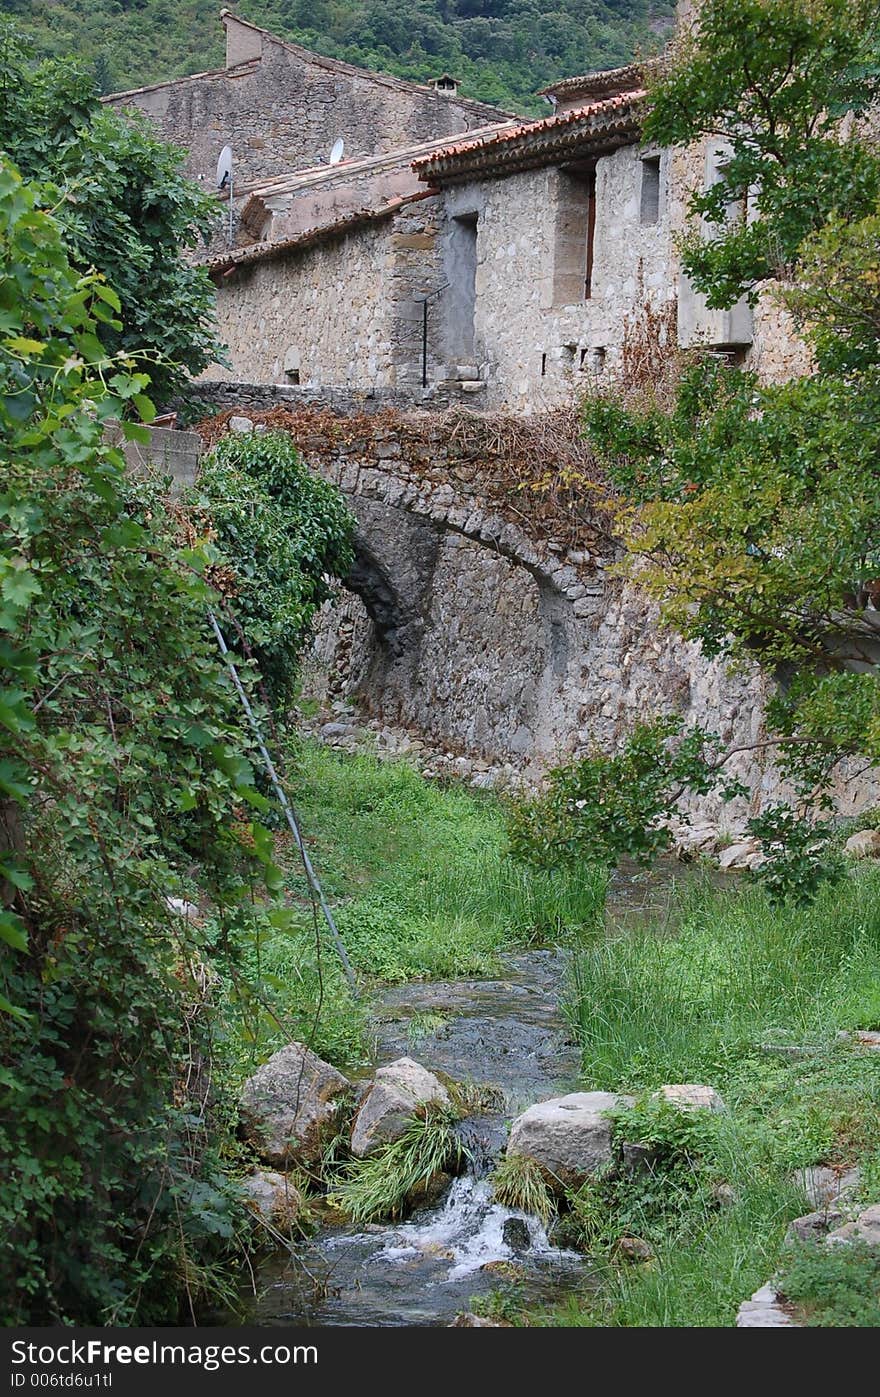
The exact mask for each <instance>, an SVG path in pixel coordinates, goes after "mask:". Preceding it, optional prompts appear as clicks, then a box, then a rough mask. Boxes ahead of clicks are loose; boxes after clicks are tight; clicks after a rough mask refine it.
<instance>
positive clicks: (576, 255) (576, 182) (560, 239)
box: [553, 169, 596, 306]
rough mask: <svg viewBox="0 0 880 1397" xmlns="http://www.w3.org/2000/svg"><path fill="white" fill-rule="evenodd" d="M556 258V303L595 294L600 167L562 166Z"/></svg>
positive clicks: (564, 304)
mask: <svg viewBox="0 0 880 1397" xmlns="http://www.w3.org/2000/svg"><path fill="white" fill-rule="evenodd" d="M558 190H559V193H558V201H557V207H556V243H555V250H554V260H553V304H554V305H556V306H571V305H577V304H578V302H580V301H584V300H586V301H588V300H589V299H590V297H591V296H592V294H593V253H594V243H595V237H596V171H595V169H592V170H586V171H583V172H581V171H577V170H560V171H559V184H558Z"/></svg>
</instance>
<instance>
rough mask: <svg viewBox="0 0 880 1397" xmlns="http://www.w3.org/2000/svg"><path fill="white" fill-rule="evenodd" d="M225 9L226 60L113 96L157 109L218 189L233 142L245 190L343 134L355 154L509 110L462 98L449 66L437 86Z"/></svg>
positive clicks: (118, 102) (454, 129)
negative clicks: (311, 45)
mask: <svg viewBox="0 0 880 1397" xmlns="http://www.w3.org/2000/svg"><path fill="white" fill-rule="evenodd" d="M220 18H221V21H222V23H223V26H224V29H225V31H226V66H225V67H224V68H221V69H219V70H217V71H213V72H205V73H195V74H193V75H192V76H189V77H184V78H175V79H172V80H171V81H170V82H161V83H154V84H152V85H151V86H148V87H140V88H137V89H135V90H133V91H130V92H117V93H114V94H113V95H112V96H110V97H107V98H106V99H105V100H106V102H107V103H108V104H109V105H111V106H114V107H117V108H124V107H136V108H138V109H139V110H140V111H142V112H144V113H145V114H146V115H147V116H149V117H150V119H151V120H152V121H153V122H155V124H156V126H157V127H158V129H159V132H160V133H161V135H162V136H163V137H164V138H165V139H166V140H168V141H172V142H173V143H174V144H176V145H179V146H182V147H183V148H184V149H185V150H186V151H187V169H188V172H189V173H190V175H191V176H192V177H193V179H196V180H201V181H203V182H206V183H207V184H208V185H209V187H211V188H213V186H214V176H215V171H216V167H217V157H218V155H219V154H220V151H221V150H222V148H223V146H224V145H226V144H230V145H231V146H232V148H233V152H234V157H235V180H236V182H237V183H238V184H239V186H240V188H241V190H242V192H244V191H246V189H247V188H248V187H249V186H250V185H251V184H253V183H254V182H256V181H259V180H265V179H268V178H270V177H271V176H273V175H276V174H279V173H281V172H286V171H291V170H301V169H305V168H307V167H310V166H314V165H316V164H317V163H318V162H319V161H321V160H326V159H327V158H328V157H329V154H330V150H331V148H332V147H333V145H334V143H335V142H336V140H337V139H338V138H339V137H342V138H343V139H344V141H345V152H346V154H347V155H348V156H353V157H358V156H365V155H375V154H378V153H379V152H382V151H389V150H394V149H396V148H397V147H401V146H408V145H413V144H416V143H417V142H420V141H429V140H432V139H434V138H436V137H441V136H446V137H451V136H454V135H456V134H458V133H459V132H462V131H470V130H473V129H474V128H476V127H480V126H485V125H486V124H487V123H488V122H493V121H499V120H503V119H504V116H505V113H503V112H500V111H498V110H497V109H496V108H495V107H490V106H487V105H486V104H485V103H482V102H472V101H469V100H468V99H467V98H464V97H460V96H459V95H458V91H457V86H456V84H455V83H454V81H452V84H451V86H450V82H451V80H450V79H449V77H448V75H446V74H442V75H438V78H437V81H436V82H435V83H434V84H433V85H430V86H429V85H426V84H421V83H413V82H406V81H405V80H404V79H402V78H394V77H390V76H388V75H387V74H384V73H370V72H366V71H365V70H363V69H361V68H355V67H353V66H352V65H351V64H350V63H342V62H339V61H338V60H336V59H333V58H324V57H323V56H322V55H320V54H317V53H311V52H310V51H309V50H308V49H304V48H302V47H301V46H300V45H299V44H293V43H290V42H288V41H287V40H285V39H279V38H278V37H277V36H276V35H274V34H270V33H268V31H267V30H265V29H260V28H259V27H258V26H257V25H255V24H250V23H249V22H248V21H247V20H244V19H240V18H239V17H238V16H237V15H234V14H232V13H231V11H229V10H221V12H220Z"/></svg>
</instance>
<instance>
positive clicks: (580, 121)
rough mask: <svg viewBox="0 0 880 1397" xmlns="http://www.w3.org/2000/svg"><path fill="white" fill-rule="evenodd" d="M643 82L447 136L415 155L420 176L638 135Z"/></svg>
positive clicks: (596, 146)
mask: <svg viewBox="0 0 880 1397" xmlns="http://www.w3.org/2000/svg"><path fill="white" fill-rule="evenodd" d="M645 96H646V92H645V90H644V88H636V89H635V90H633V91H629V92H624V93H620V94H618V95H617V96H614V97H607V98H605V99H604V100H603V101H600V102H592V103H589V104H587V105H585V106H582V107H575V108H573V109H572V110H571V111H570V112H565V113H564V114H563V115H562V116H548V117H545V118H544V119H543V120H541V121H528V122H521V123H519V124H514V125H510V126H504V127H501V128H500V129H499V130H497V131H494V132H492V133H491V134H488V135H485V136H482V137H480V138H478V139H473V138H471V137H468V138H466V139H463V140H458V141H451V142H450V143H449V145H447V146H444V147H443V149H442V150H438V151H435V152H434V153H433V154H432V155H428V156H425V157H423V158H422V159H420V160H416V161H415V162H414V164H413V168H414V169H415V170H416V172H417V174H418V175H419V178H420V179H423V180H430V181H442V180H444V179H462V178H466V177H467V176H470V175H476V176H478V177H479V176H480V175H482V174H486V173H489V172H490V171H491V172H493V173H498V174H502V173H505V172H506V171H512V170H516V169H529V168H534V167H535V166H538V165H543V164H547V163H550V162H552V161H553V160H555V159H558V158H559V157H560V156H565V155H566V154H567V155H568V158H569V159H575V158H577V155H578V154H580V153H583V154H591V153H594V152H595V153H597V154H598V153H599V151H600V150H601V149H603V148H605V149H614V148H615V147H616V146H619V145H623V144H625V143H626V141H627V140H628V139H633V138H635V137H637V135H638V132H639V128H640V125H641V117H642V112H643V103H644V98H645Z"/></svg>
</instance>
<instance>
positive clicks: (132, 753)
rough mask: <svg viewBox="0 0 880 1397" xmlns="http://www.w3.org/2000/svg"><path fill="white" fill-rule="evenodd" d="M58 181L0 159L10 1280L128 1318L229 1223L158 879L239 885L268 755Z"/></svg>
mask: <svg viewBox="0 0 880 1397" xmlns="http://www.w3.org/2000/svg"><path fill="white" fill-rule="evenodd" d="M45 199H46V191H45V190H43V189H37V190H33V191H32V190H30V189H29V188H28V187H27V186H25V185H24V184H23V183H22V182H21V180H20V178H19V176H18V175H17V173H16V172H15V171H14V170H13V169H12V168H11V167H10V166H8V165H5V164H4V165H3V166H2V168H0V315H2V327H3V328H2V333H3V341H2V345H0V438H2V446H0V450H2V455H3V460H4V483H3V493H2V496H0V544H2V551H0V576H2V578H3V584H2V592H3V606H2V611H0V646H2V651H0V660H2V665H3V682H4V687H3V691H2V692H3V727H2V734H0V771H2V773H3V788H2V807H0V814H2V819H0V828H2V830H3V833H4V836H5V837H4V846H5V847H4V849H3V864H4V877H5V880H6V881H5V885H4V888H3V894H4V896H3V902H4V919H3V926H4V929H5V932H6V935H5V940H6V941H7V943H8V944H7V945H6V946H4V947H3V948H2V950H3V955H2V964H0V975H2V988H3V996H4V1002H5V1003H7V1004H9V1005H11V1006H12V1008H13V1013H12V1014H9V1013H7V1014H5V1015H3V1016H2V1018H0V1053H2V1063H3V1074H2V1089H0V1090H2V1101H0V1120H2V1122H3V1124H2V1134H3V1141H2V1151H3V1154H4V1157H5V1158H7V1159H12V1160H15V1161H16V1171H15V1173H14V1174H11V1175H10V1176H9V1177H8V1178H7V1179H6V1181H5V1182H4V1184H3V1187H2V1189H0V1217H2V1224H3V1228H2V1230H3V1253H4V1262H3V1268H2V1274H3V1278H4V1279H3V1300H4V1311H5V1314H6V1316H7V1317H8V1318H10V1319H12V1320H13V1321H15V1322H20V1323H26V1322H30V1323H34V1322H43V1323H48V1322H50V1321H52V1322H80V1323H87V1322H92V1323H112V1322H115V1321H119V1322H124V1321H126V1320H131V1319H132V1318H134V1317H135V1316H140V1317H146V1318H150V1317H153V1318H158V1317H162V1316H164V1317H174V1316H175V1313H176V1309H175V1307H176V1297H177V1295H178V1293H179V1289H180V1288H181V1287H182V1286H187V1285H189V1286H190V1287H191V1288H192V1287H193V1286H194V1274H193V1273H194V1269H196V1268H195V1259H196V1258H201V1260H202V1261H205V1260H208V1261H209V1260H210V1257H211V1252H212V1249H213V1250H214V1251H215V1252H216V1248H217V1246H218V1245H222V1246H224V1247H225V1246H228V1244H229V1241H230V1238H231V1236H232V1232H233V1221H232V1217H233V1212H232V1208H231V1205H230V1195H229V1190H228V1189H227V1188H226V1186H225V1185H224V1183H223V1180H222V1176H221V1175H220V1172H219V1169H218V1160H217V1154H216V1136H215V1134H214V1129H213V1125H212V1123H211V1121H210V1119H209V1118H208V1117H204V1118H200V1115H199V1111H198V1109H197V1108H196V1105H195V1101H196V1098H195V1095H193V1096H191V1095H190V1090H188V1089H187V1088H186V1086H185V1082H186V1080H187V1073H190V1074H191V1075H190V1088H191V1090H192V1091H193V1093H194V1092H195V1091H196V1090H197V1086H196V1084H197V1081H198V1077H199V1073H200V1071H201V1066H200V1064H204V1062H206V1061H207V1055H208V1053H209V1051H210V1032H209V1008H208V1001H209V998H210V995H209V990H208V985H209V980H206V979H205V973H206V972H205V971H204V968H203V961H202V954H203V949H204V945H203V941H202V937H201V934H200V932H199V931H198V929H197V928H196V927H195V926H194V925H191V924H190V923H189V922H188V921H187V920H186V919H181V918H176V917H175V916H173V915H172V914H171V913H170V912H169V909H168V907H167V905H166V897H167V895H168V894H169V893H173V892H178V891H179V890H182V889H183V888H188V887H189V870H190V869H191V867H192V865H193V863H194V862H198V864H199V866H200V868H201V870H202V884H203V887H204V888H205V890H206V892H208V893H209V895H211V896H213V897H214V898H215V899H216V901H217V903H218V906H220V907H222V906H224V905H226V904H229V902H230V901H231V900H234V899H235V898H236V897H237V896H238V889H239V887H240V885H241V878H242V874H243V872H244V865H245V862H246V860H245V856H244V852H243V850H242V849H241V847H240V845H239V844H238V843H237V842H236V840H235V838H234V837H233V834H232V828H231V820H232V815H233V812H234V811H238V810H239V809H240V807H241V804H242V802H245V801H247V800H248V798H249V797H250V795H251V768H250V764H249V762H248V759H247V751H248V748H247V743H246V742H245V739H244V737H243V735H242V733H241V731H240V729H239V727H238V717H237V713H236V711H235V701H234V696H233V694H232V692H231V690H230V688H229V686H228V684H227V682H226V681H225V679H224V677H223V671H222V668H221V665H220V662H219V659H218V657H217V655H216V651H215V648H214V646H213V644H212V642H211V640H210V638H209V637H208V634H207V631H206V625H205V606H206V604H207V601H208V598H209V596H210V593H209V589H208V588H207V587H206V586H205V583H204V581H203V580H202V578H201V576H200V568H202V567H203V566H204V563H205V561H206V560H205V559H204V558H202V557H200V556H199V555H198V554H195V553H190V554H186V553H184V552H182V551H181V550H180V549H179V547H178V545H177V544H176V542H175V540H174V537H173V533H172V530H171V528H170V524H169V522H168V521H167V520H166V519H165V518H164V516H163V512H162V504H161V501H160V500H158V499H157V498H156V496H155V494H154V493H153V492H151V491H150V490H148V489H147V488H146V487H142V486H140V485H138V484H136V483H135V482H134V481H132V480H129V479H128V478H127V477H126V476H125V474H124V460H123V457H122V453H121V451H120V450H118V449H114V448H110V447H109V446H107V444H106V442H105V440H104V438H103V431H104V424H105V422H106V421H107V419H108V418H119V417H121V416H122V415H123V413H124V410H125V404H126V403H128V402H134V403H135V405H137V399H138V397H139V395H140V394H141V392H142V390H143V387H144V386H145V385H146V383H147V379H146V376H145V375H143V374H140V373H133V372H132V364H131V361H130V360H129V361H119V360H115V361H114V360H113V359H112V358H110V357H109V355H108V354H107V353H106V352H105V350H104V349H103V347H102V343H101V340H100V338H99V334H100V333H103V328H104V326H105V325H107V324H109V325H110V328H111V330H112V329H113V328H114V324H113V320H114V317H115V314H116V312H117V310H118V305H119V302H118V299H117V297H116V294H115V292H114V291H113V290H112V289H111V288H110V287H109V286H108V285H107V284H106V282H104V281H103V279H102V278H100V277H99V276H97V275H96V274H95V273H91V274H89V275H86V276H80V275H79V274H78V273H77V272H76V271H75V269H74V268H73V266H72V265H71V264H70V262H69V260H68V257H67V253H66V248H65V241H64V237H63V234H62V229H61V228H60V226H59V224H58V223H57V222H56V221H55V220H54V219H53V218H52V217H51V216H49V215H48V214H46V213H44V212H41V209H40V206H41V204H42V203H44V202H45ZM129 430H131V431H134V430H137V429H135V428H130V429H129ZM73 1142H75V1148H74V1143H73Z"/></svg>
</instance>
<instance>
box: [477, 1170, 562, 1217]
mask: <svg viewBox="0 0 880 1397" xmlns="http://www.w3.org/2000/svg"><path fill="white" fill-rule="evenodd" d="M491 1182H492V1191H493V1193H494V1195H495V1198H496V1200H497V1202H499V1203H501V1204H502V1205H503V1206H504V1207H505V1208H518V1209H519V1210H520V1211H521V1212H523V1213H530V1214H531V1215H532V1217H536V1218H540V1219H541V1221H542V1222H543V1223H544V1225H545V1226H546V1225H547V1223H548V1222H549V1221H550V1219H551V1218H552V1217H553V1215H554V1213H555V1212H556V1204H555V1202H554V1200H553V1197H552V1195H551V1193H550V1190H549V1188H548V1187H547V1183H546V1180H545V1178H544V1175H543V1174H542V1172H541V1170H540V1168H539V1167H538V1165H537V1164H536V1163H535V1161H534V1160H533V1159H529V1158H528V1157H527V1156H526V1155H521V1154H505V1155H502V1157H501V1159H500V1160H499V1161H498V1165H497V1167H496V1168H495V1170H494V1171H493V1173H492V1180H491Z"/></svg>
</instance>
